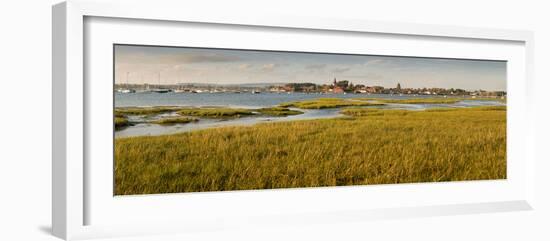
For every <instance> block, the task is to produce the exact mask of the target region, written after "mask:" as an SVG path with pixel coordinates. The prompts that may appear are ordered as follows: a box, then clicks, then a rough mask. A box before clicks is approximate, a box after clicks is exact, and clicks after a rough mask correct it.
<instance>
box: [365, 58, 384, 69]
mask: <svg viewBox="0 0 550 241" xmlns="http://www.w3.org/2000/svg"><path fill="white" fill-rule="evenodd" d="M386 62H387V61H386V60H383V59H373V60H369V61H367V62H366V63H364V64H363V66H365V67H369V66H375V65H380V64H384V63H386Z"/></svg>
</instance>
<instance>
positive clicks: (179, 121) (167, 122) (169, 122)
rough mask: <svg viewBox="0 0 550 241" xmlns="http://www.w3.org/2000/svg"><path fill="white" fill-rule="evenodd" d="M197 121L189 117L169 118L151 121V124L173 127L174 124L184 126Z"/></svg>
mask: <svg viewBox="0 0 550 241" xmlns="http://www.w3.org/2000/svg"><path fill="white" fill-rule="evenodd" d="M197 121H199V119H196V118H189V117H169V118H164V119H159V120H155V121H151V123H153V124H158V125H174V124H186V123H190V122H197Z"/></svg>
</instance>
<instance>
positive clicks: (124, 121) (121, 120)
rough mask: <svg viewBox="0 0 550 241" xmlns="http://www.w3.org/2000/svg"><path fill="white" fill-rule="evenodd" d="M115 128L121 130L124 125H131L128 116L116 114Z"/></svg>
mask: <svg viewBox="0 0 550 241" xmlns="http://www.w3.org/2000/svg"><path fill="white" fill-rule="evenodd" d="M114 122H115V130H120V129H122V128H124V127H127V126H129V125H130V122H129V121H128V118H126V117H125V116H121V115H119V116H115V121H114Z"/></svg>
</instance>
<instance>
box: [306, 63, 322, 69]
mask: <svg viewBox="0 0 550 241" xmlns="http://www.w3.org/2000/svg"><path fill="white" fill-rule="evenodd" d="M325 67H327V65H326V64H310V65H307V66H306V67H305V68H306V69H310V70H320V69H324V68H325Z"/></svg>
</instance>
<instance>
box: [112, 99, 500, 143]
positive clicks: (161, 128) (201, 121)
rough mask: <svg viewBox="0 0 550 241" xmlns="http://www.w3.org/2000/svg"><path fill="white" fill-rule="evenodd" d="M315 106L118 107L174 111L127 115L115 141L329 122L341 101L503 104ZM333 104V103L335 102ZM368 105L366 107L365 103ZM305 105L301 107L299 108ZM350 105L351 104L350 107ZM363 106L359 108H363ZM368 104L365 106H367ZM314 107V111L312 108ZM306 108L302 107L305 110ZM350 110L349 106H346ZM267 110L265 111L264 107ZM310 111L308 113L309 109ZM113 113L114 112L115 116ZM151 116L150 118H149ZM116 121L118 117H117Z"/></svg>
mask: <svg viewBox="0 0 550 241" xmlns="http://www.w3.org/2000/svg"><path fill="white" fill-rule="evenodd" d="M318 100H325V101H318ZM318 100H317V102H314V101H307V102H304V101H297V102H293V103H291V104H290V106H288V107H287V105H288V104H287V103H279V106H285V107H287V109H288V110H287V111H296V112H301V113H292V114H289V115H277V113H278V112H274V113H275V115H272V116H269V115H262V114H261V113H258V112H257V110H259V109H261V108H250V107H244V106H240V107H239V108H235V107H223V106H217V107H214V106H200V107H192V106H165V107H162V106H152V107H117V108H115V110H128V109H132V108H135V109H140V110H142V111H141V112H144V111H143V110H149V111H150V112H153V111H151V110H155V108H163V109H169V108H173V109H174V110H173V111H170V110H169V111H166V110H163V109H159V110H158V112H155V113H154V114H147V113H146V112H145V113H146V115H143V116H139V115H128V116H127V121H128V123H126V124H127V126H123V127H121V128H115V138H117V139H118V138H127V137H135V136H157V135H170V134H177V133H184V132H190V131H195V130H204V129H209V128H218V127H225V126H250V125H255V124H260V123H272V122H289V121H298V120H313V119H328V118H338V117H342V116H345V115H344V114H342V113H340V112H341V110H342V109H343V108H346V107H347V106H338V104H340V105H341V102H342V100H345V101H344V102H343V103H344V104H345V105H350V106H351V107H354V108H373V109H374V108H380V109H405V110H415V111H421V110H427V109H433V108H472V107H477V106H505V105H506V104H505V103H503V102H502V101H500V100H485V99H484V100H475V99H474V100H472V99H458V100H456V101H453V99H443V100H445V102H443V103H437V102H436V103H427V104H415V103H412V104H411V103H406V102H410V101H411V100H410V99H404V100H401V101H403V102H405V103H400V102H399V100H398V101H395V100H390V101H388V102H383V100H382V101H381V100H380V99H371V98H368V99H366V98H365V100H361V99H355V98H350V99H337V98H324V99H318ZM434 100H436V101H441V100H440V98H436V99H425V101H427V102H434ZM335 101H336V102H335ZM377 101H381V103H384V104H383V105H371V104H368V103H373V102H377ZM357 102H359V104H358V106H355V104H356V103H357ZM367 102H368V103H367ZM302 103H304V104H302ZM319 103H321V106H320V107H319V106H318V105H319ZM327 103H328V106H329V108H324V107H325V106H327ZM349 103H353V104H349ZM330 104H332V105H334V106H337V107H335V108H330V107H331V106H330ZM363 104H364V105H365V106H362V105H363ZM367 104H368V105H367ZM293 105H302V106H293ZM312 105H313V107H311V106H312ZM304 106H305V107H304ZM348 107H349V106H348ZM263 108H266V107H263ZM269 108H277V107H268V109H269ZM308 108H309V109H308ZM181 109H193V110H203V109H206V110H210V109H215V110H219V109H224V111H229V110H243V111H250V112H251V113H252V114H248V113H245V114H246V115H245V116H237V117H236V118H233V117H232V116H228V117H227V118H211V117H208V116H195V117H192V116H186V115H178V114H176V113H177V111H178V110H181ZM115 113H116V112H115ZM116 114H117V115H120V114H119V113H116ZM149 115H152V116H149ZM179 116H183V117H186V118H197V119H196V121H191V122H189V121H187V122H185V123H177V122H174V123H172V124H171V125H158V124H155V122H159V121H162V120H166V119H169V118H175V117H179ZM117 117H118V116H117Z"/></svg>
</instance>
